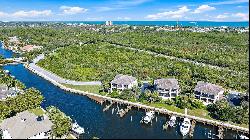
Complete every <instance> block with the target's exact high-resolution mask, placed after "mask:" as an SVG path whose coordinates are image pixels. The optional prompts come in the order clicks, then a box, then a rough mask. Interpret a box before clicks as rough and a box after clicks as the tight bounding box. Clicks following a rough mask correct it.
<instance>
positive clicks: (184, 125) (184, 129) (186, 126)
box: [180, 118, 191, 136]
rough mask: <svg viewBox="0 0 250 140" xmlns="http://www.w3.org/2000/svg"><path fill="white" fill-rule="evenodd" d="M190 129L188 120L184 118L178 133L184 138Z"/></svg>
mask: <svg viewBox="0 0 250 140" xmlns="http://www.w3.org/2000/svg"><path fill="white" fill-rule="evenodd" d="M190 127H191V123H190V120H189V119H188V118H184V120H183V122H182V124H181V126H180V131H181V134H182V136H185V135H187V134H188V132H189V130H190Z"/></svg>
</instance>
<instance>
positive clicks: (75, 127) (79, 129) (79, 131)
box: [72, 122, 84, 135]
mask: <svg viewBox="0 0 250 140" xmlns="http://www.w3.org/2000/svg"><path fill="white" fill-rule="evenodd" d="M72 131H74V132H75V133H77V134H79V135H80V134H83V133H84V128H82V127H81V126H79V125H78V123H77V122H75V123H73V124H72Z"/></svg>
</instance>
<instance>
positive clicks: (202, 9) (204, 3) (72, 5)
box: [0, 0, 249, 21]
mask: <svg viewBox="0 0 250 140" xmlns="http://www.w3.org/2000/svg"><path fill="white" fill-rule="evenodd" d="M248 4H249V1H248V0H0V6H1V7H0V21H23V20H29V21H44V20H45V21H62V20H63V21H65V20H68V21H70V20H71V21H72V20H80V21H105V20H116V21H117V20H162V21H165V20H174V21H175V20H180V21H193V20H195V21H249V18H248V16H249V12H248V11H249V6H248Z"/></svg>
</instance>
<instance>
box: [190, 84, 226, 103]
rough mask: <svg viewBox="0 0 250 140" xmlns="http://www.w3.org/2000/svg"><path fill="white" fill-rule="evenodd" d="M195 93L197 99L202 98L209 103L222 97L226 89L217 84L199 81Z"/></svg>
mask: <svg viewBox="0 0 250 140" xmlns="http://www.w3.org/2000/svg"><path fill="white" fill-rule="evenodd" d="M194 93H195V98H196V99H199V100H202V101H203V103H204V104H205V105H207V104H210V103H215V102H216V101H218V100H219V99H221V97H222V96H223V93H224V89H223V88H222V87H221V86H218V85H215V84H211V83H206V82H203V81H199V82H198V83H197V85H196V86H195V89H194Z"/></svg>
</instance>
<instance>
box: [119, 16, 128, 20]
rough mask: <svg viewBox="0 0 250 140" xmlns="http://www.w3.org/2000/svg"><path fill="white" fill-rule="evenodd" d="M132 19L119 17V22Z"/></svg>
mask: <svg viewBox="0 0 250 140" xmlns="http://www.w3.org/2000/svg"><path fill="white" fill-rule="evenodd" d="M130 19H131V18H130V17H118V18H117V20H130Z"/></svg>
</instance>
